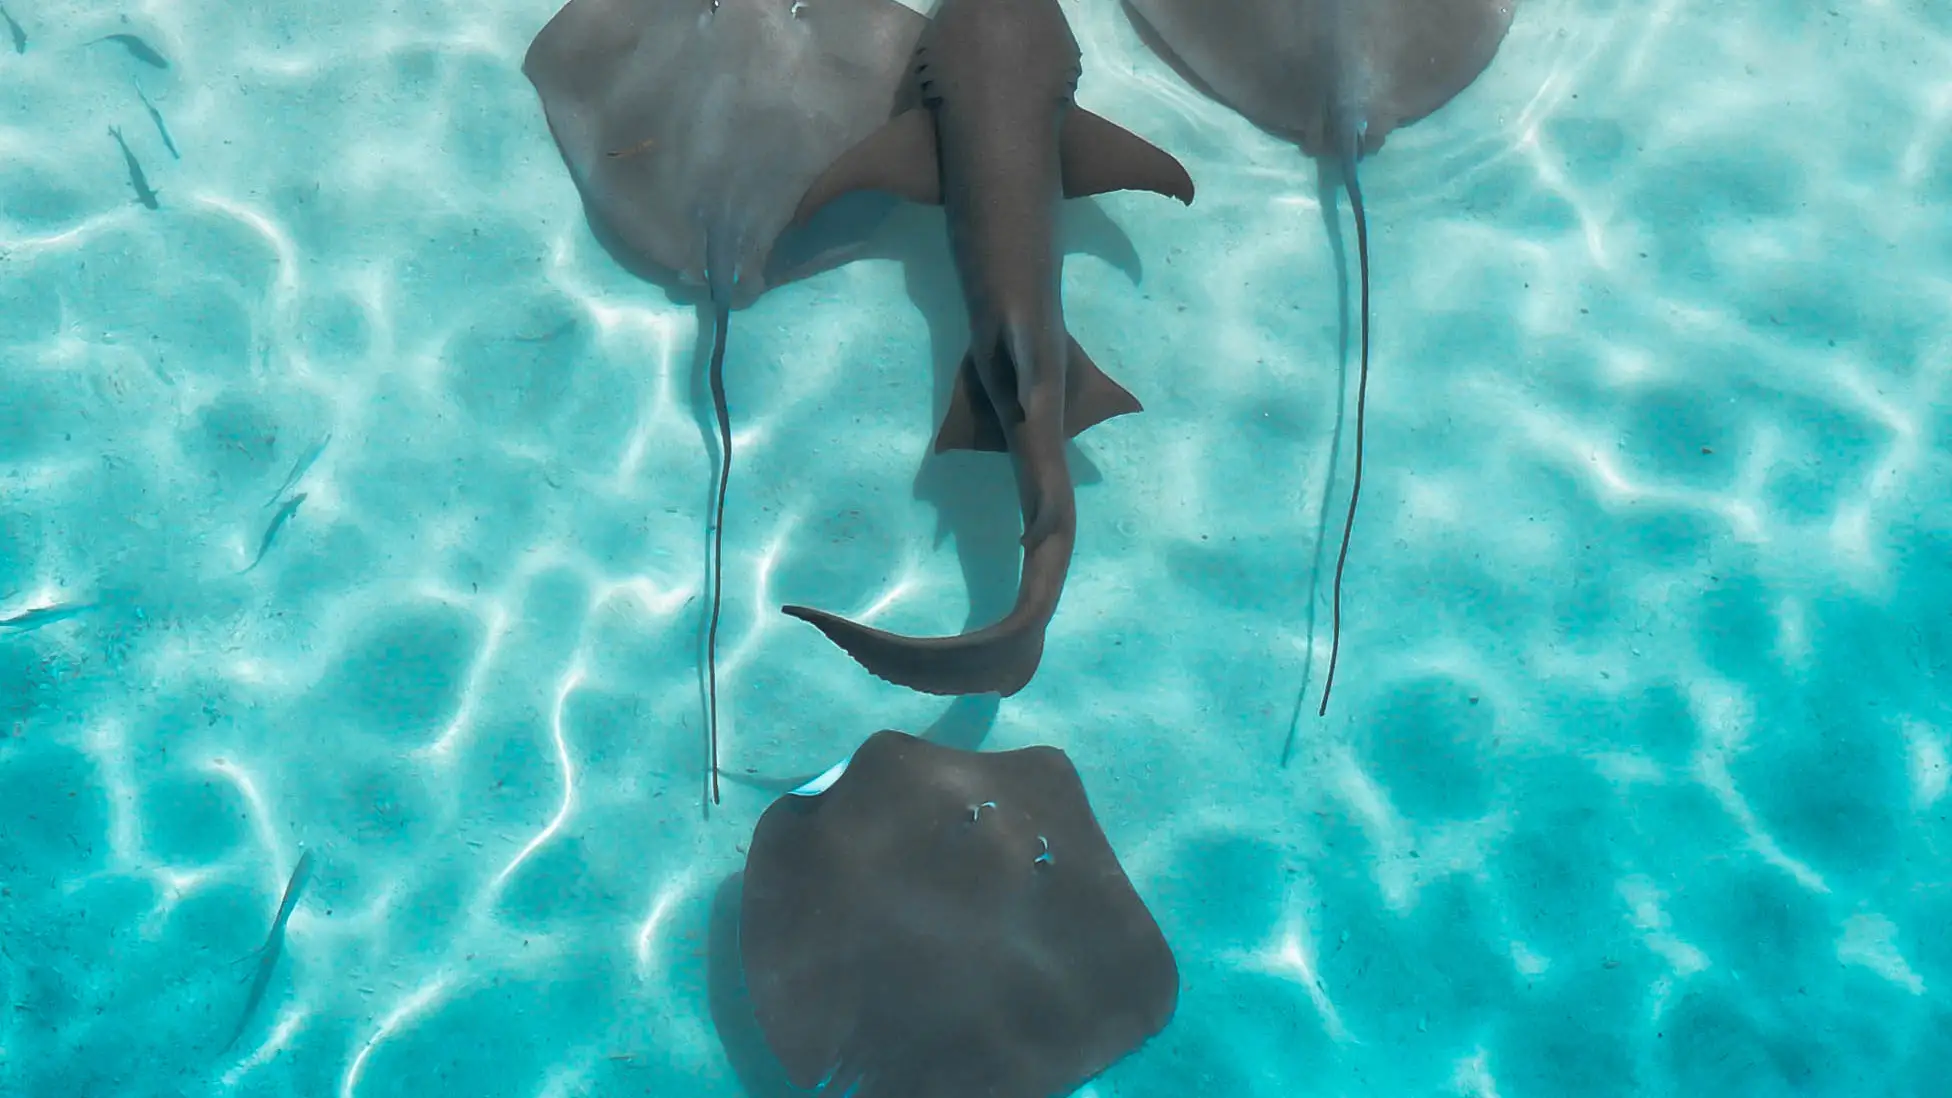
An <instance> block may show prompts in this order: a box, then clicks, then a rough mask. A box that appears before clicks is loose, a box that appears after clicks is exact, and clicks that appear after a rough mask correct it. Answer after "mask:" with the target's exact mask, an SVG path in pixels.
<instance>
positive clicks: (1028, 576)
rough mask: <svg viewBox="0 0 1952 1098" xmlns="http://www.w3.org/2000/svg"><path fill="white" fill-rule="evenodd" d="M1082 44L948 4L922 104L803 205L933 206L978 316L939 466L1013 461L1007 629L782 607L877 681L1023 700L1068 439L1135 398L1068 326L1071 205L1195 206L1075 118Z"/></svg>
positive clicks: (1137, 146)
mask: <svg viewBox="0 0 1952 1098" xmlns="http://www.w3.org/2000/svg"><path fill="white" fill-rule="evenodd" d="M1080 72H1081V58H1080V55H1079V51H1078V42H1077V39H1076V38H1075V37H1073V35H1072V33H1071V27H1070V25H1069V23H1067V22H1066V21H1065V18H1064V10H1063V8H1061V7H1060V6H1059V5H1058V3H1057V0H944V3H943V4H942V6H941V7H940V8H939V9H937V11H936V13H935V17H934V19H933V20H932V21H931V22H930V23H929V27H928V29H927V30H926V31H924V32H923V33H922V38H921V41H920V42H919V44H918V46H917V49H916V53H915V64H914V77H915V80H916V82H917V86H918V89H919V91H920V94H921V99H922V105H921V106H919V107H917V108H915V109H913V110H910V111H907V112H906V113H904V114H902V115H900V116H899V117H897V118H895V119H894V120H893V121H891V122H889V123H888V124H887V125H886V126H883V127H882V128H881V129H880V130H878V131H876V132H875V133H874V135H873V136H871V137H869V138H867V139H866V140H865V141H862V142H861V143H860V144H859V145H856V146H855V147H854V148H853V149H851V150H849V151H848V153H847V154H846V155H845V156H843V157H841V159H840V160H839V161H838V162H837V163H835V164H834V165H833V166H832V167H831V168H829V169H828V170H827V172H826V173H825V174H824V175H822V176H821V178H820V180H819V181H818V182H816V183H815V184H814V185H813V187H812V188H811V189H809V190H808V192H807V195H806V198H805V199H804V200H803V201H802V202H801V205H800V212H801V215H802V216H809V215H811V214H812V212H813V211H815V210H818V209H820V208H821V207H822V206H824V205H825V204H827V203H828V202H829V201H831V200H833V199H835V198H836V197H838V196H840V195H842V194H845V193H847V192H850V191H854V190H862V189H867V190H882V191H888V192H891V193H894V194H897V195H900V196H902V197H904V198H907V199H909V200H910V201H914V202H921V203H927V204H932V205H940V206H942V207H943V208H944V212H945V213H946V214H947V219H948V228H949V246H950V249H951V251H952V252H953V253H954V254H955V259H956V268H957V271H958V272H959V273H960V275H961V278H962V290H963V299H964V302H965V305H966V308H967V310H968V314H969V327H970V343H969V352H968V354H967V355H966V356H965V357H964V358H963V361H962V366H961V369H960V371H959V373H958V374H957V380H956V388H955V393H954V396H953V397H952V398H951V401H950V405H949V411H948V414H947V415H946V416H944V417H943V420H942V427H941V430H940V432H939V433H938V434H937V435H936V439H935V449H936V451H937V452H941V451H943V450H950V449H962V450H990V451H1007V452H1008V453H1009V455H1010V457H1011V460H1012V463H1013V464H1014V466H1015V469H1016V475H1017V495H1018V500H1019V503H1020V506H1021V508H1022V511H1023V523H1024V532H1023V572H1022V578H1021V580H1020V581H1019V583H1018V587H1017V601H1016V604H1015V606H1013V607H1012V608H1011V610H1010V612H1009V614H1008V615H1006V616H1005V617H1004V618H1003V620H1002V621H1000V622H997V623H996V624H994V625H991V626H988V627H986V628H983V629H978V630H975V631H972V632H968V633H963V634H960V635H958V636H951V637H905V636H899V635H897V634H894V633H889V632H886V631H883V630H880V629H874V628H871V627H869V626H865V625H862V624H860V623H858V622H853V621H849V620H847V619H846V618H843V617H840V616H839V615H836V614H831V613H828V612H827V611H824V610H814V609H811V608H809V607H805V606H787V607H784V610H785V612H786V613H788V614H790V615H792V616H794V617H796V618H799V619H801V620H802V621H806V622H809V623H811V624H812V625H813V626H815V627H816V628H818V629H819V630H820V631H821V632H822V633H824V634H826V635H827V638H828V639H829V640H831V641H833V642H834V643H835V644H837V645H839V646H840V647H841V648H842V649H844V650H845V651H846V652H847V654H848V655H850V656H852V657H854V659H855V660H856V661H858V662H859V663H860V664H861V666H863V667H865V668H867V670H868V671H869V672H871V673H872V674H874V675H876V676H878V677H880V678H882V679H886V680H887V681H889V682H892V683H896V684H897V685H900V686H906V687H908V688H909V689H911V690H920V691H924V692H927V693H930V694H981V693H992V692H993V693H997V694H1002V695H1005V696H1007V695H1010V694H1014V693H1016V692H1017V691H1019V690H1021V689H1023V687H1024V685H1025V684H1026V683H1028V682H1029V681H1030V678H1031V676H1032V675H1033V674H1035V673H1036V670H1037V665H1038V663H1039V662H1040V661H1041V660H1042V658H1043V653H1044V631H1045V629H1046V627H1047V626H1048V625H1049V624H1050V620H1051V616H1052V615H1053V614H1054V613H1055V612H1056V610H1057V603H1058V597H1059V595H1061V594H1062V592H1063V589H1064V578H1065V574H1066V573H1067V572H1068V571H1069V569H1070V566H1071V551H1072V547H1073V545H1074V543H1075V542H1076V540H1077V500H1076V496H1075V494H1074V491H1073V488H1072V484H1071V470H1070V466H1069V462H1068V460H1067V459H1066V457H1065V453H1064V446H1065V441H1066V440H1067V439H1069V438H1071V437H1073V436H1075V435H1077V434H1078V433H1079V432H1081V431H1084V430H1086V429H1087V428H1089V427H1092V426H1093V425H1095V424H1098V423H1101V422H1103V421H1105V420H1107V419H1110V418H1112V417H1113V416H1120V415H1125V414H1127V413H1130V412H1136V411H1139V410H1140V406H1139V402H1138V400H1137V399H1136V398H1135V397H1133V396H1132V394H1131V393H1129V392H1127V391H1126V390H1125V389H1123V388H1122V387H1120V386H1119V384H1118V383H1117V382H1115V381H1113V380H1112V379H1111V378H1109V377H1107V376H1105V374H1104V373H1103V371H1101V370H1099V369H1098V367H1097V366H1096V365H1095V364H1094V363H1093V362H1092V361H1091V358H1090V356H1088V355H1086V354H1085V352H1084V349H1083V348H1081V347H1079V346H1078V343H1077V341H1076V340H1074V339H1072V338H1071V336H1070V334H1069V333H1068V332H1067V331H1066V330H1065V326H1064V302H1063V299H1062V296H1061V294H1060V291H1059V285H1060V277H1061V272H1062V270H1063V265H1064V253H1063V249H1062V248H1061V247H1060V246H1059V244H1058V239H1057V227H1058V219H1059V217H1060V216H1061V210H1062V207H1063V204H1064V200H1065V199H1067V198H1081V197H1083V196H1086V195H1093V194H1102V193H1105V192H1108V191H1120V190H1146V191H1153V192H1156V193H1158V194H1162V195H1165V196H1167V197H1170V198H1177V199H1179V200H1180V201H1181V202H1184V203H1188V204H1190V203H1191V202H1192V201H1193V181H1192V179H1191V178H1189V177H1188V176H1187V174H1186V169H1185V168H1184V167H1182V166H1181V165H1180V163H1179V161H1177V160H1175V159H1173V157H1172V156H1171V155H1170V154H1168V153H1165V152H1163V151H1161V150H1160V149H1158V148H1156V147H1154V146H1153V145H1151V144H1149V143H1148V142H1146V140H1145V139H1144V138H1141V137H1139V136H1137V135H1135V134H1133V133H1131V132H1129V131H1127V130H1125V129H1122V128H1120V127H1119V126H1118V125H1116V124H1115V123H1112V122H1109V121H1106V120H1105V119H1103V118H1101V117H1099V116H1098V115H1095V114H1093V113H1091V112H1090V111H1087V110H1085V109H1084V108H1082V107H1080V106H1078V105H1077V102H1076V99H1075V96H1076V91H1077V85H1078V77H1079V75H1080Z"/></svg>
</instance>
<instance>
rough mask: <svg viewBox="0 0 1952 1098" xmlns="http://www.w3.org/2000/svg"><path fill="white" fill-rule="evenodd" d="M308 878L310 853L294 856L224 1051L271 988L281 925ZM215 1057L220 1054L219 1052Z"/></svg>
mask: <svg viewBox="0 0 1952 1098" xmlns="http://www.w3.org/2000/svg"><path fill="white" fill-rule="evenodd" d="M311 879H312V852H311V851H309V850H307V851H305V852H304V853H303V854H300V855H299V856H298V864H297V865H296V866H294V867H292V871H291V880H290V881H288V882H286V884H285V896H284V899H282V900H279V901H278V914H277V915H275V916H273V917H272V919H271V933H270V934H267V935H265V938H264V945H263V946H262V947H260V948H259V949H258V952H257V958H258V970H257V974H256V975H254V976H253V977H252V978H251V994H250V995H249V996H247V997H246V998H245V1000H244V1013H243V1015H242V1016H241V1017H239V1018H238V1019H237V1028H236V1029H235V1030H233V1031H232V1032H231V1035H230V1040H228V1041H226V1042H224V1052H229V1051H230V1050H231V1046H233V1045H235V1044H237V1039H238V1038H239V1037H242V1036H244V1028H245V1027H246V1026H248V1025H250V1024H251V1015H253V1014H255V1013H257V1009H258V1004H259V1003H260V1002H262V1001H263V1000H264V993H265V990H266V989H267V988H269V987H270V986H271V973H272V972H273V971H274V970H276V969H277V967H278V955H279V954H280V953H281V952H282V947H283V946H284V944H285V924H286V923H288V922H290V921H291V912H292V909H293V908H295V907H297V906H298V894H299V893H300V892H303V891H304V890H305V882H306V881H309V880H311ZM219 1055H222V1054H221V1053H219Z"/></svg>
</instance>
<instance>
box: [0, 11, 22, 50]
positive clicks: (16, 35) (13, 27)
mask: <svg viewBox="0 0 1952 1098" xmlns="http://www.w3.org/2000/svg"><path fill="white" fill-rule="evenodd" d="M0 19H4V20H6V21H7V33H8V34H9V35H12V36H13V40H14V52H15V53H26V52H27V32H26V31H25V30H23V29H22V28H21V25H20V24H19V23H16V22H14V17H13V16H12V15H11V14H9V13H8V11H7V9H6V8H5V7H4V6H0Z"/></svg>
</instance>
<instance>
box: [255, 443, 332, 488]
mask: <svg viewBox="0 0 1952 1098" xmlns="http://www.w3.org/2000/svg"><path fill="white" fill-rule="evenodd" d="M331 441H332V432H330V431H327V432H326V433H325V437H324V438H322V439H319V440H318V441H317V442H314V443H313V444H312V445H311V448H310V449H308V450H306V451H305V452H304V453H302V454H300V455H298V460H297V461H294V462H292V466H291V472H289V473H286V474H285V482H284V483H283V484H280V485H279V486H278V490H277V491H275V492H273V493H271V498H269V499H267V500H265V501H264V506H266V507H269V506H271V505H272V504H273V503H276V502H277V501H278V497H280V496H282V495H284V494H285V493H286V492H289V491H291V490H292V489H293V488H295V487H297V485H298V481H299V479H300V478H301V477H303V476H304V475H305V474H306V473H307V472H308V471H310V470H311V468H312V464H313V463H314V462H316V461H318V459H319V455H320V454H323V453H325V447H326V444H327V443H329V442H331Z"/></svg>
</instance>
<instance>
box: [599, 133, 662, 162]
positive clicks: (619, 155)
mask: <svg viewBox="0 0 1952 1098" xmlns="http://www.w3.org/2000/svg"><path fill="white" fill-rule="evenodd" d="M656 143H657V138H655V137H646V138H645V139H644V140H642V141H639V142H638V143H637V144H635V145H632V146H631V147H630V148H628V149H611V150H610V151H609V152H608V153H606V154H604V155H606V156H608V157H610V159H612V160H622V159H623V158H624V157H626V156H636V155H637V154H638V153H641V152H643V151H644V150H645V149H648V148H650V147H651V146H652V145H654V144H656Z"/></svg>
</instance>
